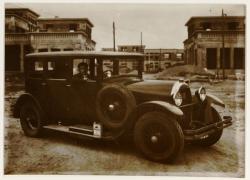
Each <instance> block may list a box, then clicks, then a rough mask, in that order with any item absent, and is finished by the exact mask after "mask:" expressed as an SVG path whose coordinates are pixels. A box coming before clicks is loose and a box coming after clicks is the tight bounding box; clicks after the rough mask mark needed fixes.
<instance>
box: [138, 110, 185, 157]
mask: <svg viewBox="0 0 250 180" xmlns="http://www.w3.org/2000/svg"><path fill="white" fill-rule="evenodd" d="M134 142H135V145H136V147H137V149H138V150H139V151H140V152H141V153H142V154H143V155H144V156H145V157H146V158H148V159H150V160H152V161H157V162H173V161H174V160H175V159H176V158H177V157H178V156H179V154H180V153H181V152H182V150H183V147H184V136H183V132H182V129H181V127H180V125H179V123H178V122H177V121H176V120H175V119H173V118H170V117H169V116H168V115H167V114H166V113H163V112H156V111H155V112H148V113H145V114H144V115H142V116H141V117H140V118H139V120H138V121H137V123H136V125H135V129H134Z"/></svg>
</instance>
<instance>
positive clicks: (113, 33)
mask: <svg viewBox="0 0 250 180" xmlns="http://www.w3.org/2000/svg"><path fill="white" fill-rule="evenodd" d="M113 45H114V47H113V51H115V22H114V21H113Z"/></svg>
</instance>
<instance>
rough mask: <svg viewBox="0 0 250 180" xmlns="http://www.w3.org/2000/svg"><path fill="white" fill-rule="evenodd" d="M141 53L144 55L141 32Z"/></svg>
mask: <svg viewBox="0 0 250 180" xmlns="http://www.w3.org/2000/svg"><path fill="white" fill-rule="evenodd" d="M141 53H143V49H142V32H141Z"/></svg>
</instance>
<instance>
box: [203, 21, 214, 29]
mask: <svg viewBox="0 0 250 180" xmlns="http://www.w3.org/2000/svg"><path fill="white" fill-rule="evenodd" d="M201 26H202V29H204V30H206V31H209V30H211V27H212V25H211V23H209V22H203V23H201Z"/></svg>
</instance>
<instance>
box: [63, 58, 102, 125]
mask: <svg viewBox="0 0 250 180" xmlns="http://www.w3.org/2000/svg"><path fill="white" fill-rule="evenodd" d="M75 61H76V62H75ZM83 61H84V62H85V63H87V64H88V70H89V71H88V74H89V75H88V76H89V78H88V79H87V80H81V79H75V78H72V79H71V83H70V86H69V87H68V90H69V95H70V97H71V99H70V104H71V114H72V116H74V117H75V119H78V120H79V122H81V123H92V122H93V121H95V120H96V116H95V115H96V110H95V99H96V95H97V93H98V90H99V89H100V85H99V83H98V82H97V81H96V68H95V61H94V59H84V60H83V59H76V60H73V64H72V66H73V67H72V69H74V66H77V64H79V63H81V62H83ZM74 71H75V73H76V72H77V70H74ZM74 71H72V76H73V72H74Z"/></svg>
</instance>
